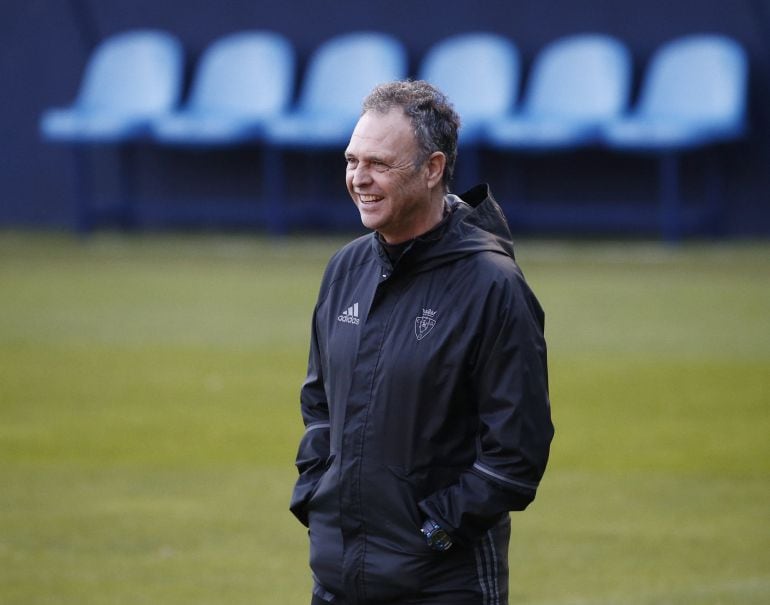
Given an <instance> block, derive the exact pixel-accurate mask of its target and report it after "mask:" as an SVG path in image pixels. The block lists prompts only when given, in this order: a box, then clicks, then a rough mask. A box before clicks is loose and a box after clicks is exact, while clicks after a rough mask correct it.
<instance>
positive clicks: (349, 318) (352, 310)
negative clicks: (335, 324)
mask: <svg viewBox="0 0 770 605" xmlns="http://www.w3.org/2000/svg"><path fill="white" fill-rule="evenodd" d="M337 321H341V322H342V323H346V324H353V325H354V326H357V325H358V324H360V323H361V320H360V319H358V303H353V306H351V307H348V308H347V309H346V310H345V311H343V312H342V314H341V315H338V316H337Z"/></svg>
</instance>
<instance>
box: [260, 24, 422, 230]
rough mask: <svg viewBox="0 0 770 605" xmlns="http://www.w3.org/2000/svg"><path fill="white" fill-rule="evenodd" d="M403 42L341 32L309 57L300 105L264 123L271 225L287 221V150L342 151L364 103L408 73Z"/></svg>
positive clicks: (264, 174)
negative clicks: (379, 88) (374, 91)
mask: <svg viewBox="0 0 770 605" xmlns="http://www.w3.org/2000/svg"><path fill="white" fill-rule="evenodd" d="M407 69H408V64H407V53H406V49H405V48H404V46H403V45H402V44H401V42H400V41H398V40H397V39H395V38H393V37H392V36H389V35H386V34H382V33H376V32H354V33H349V34H341V35H339V36H336V37H334V38H331V39H330V40H327V41H326V42H325V43H323V44H322V45H321V46H319V47H318V48H317V49H316V50H315V51H314V52H313V54H312V55H311V56H310V59H309V61H308V65H307V70H306V72H305V75H304V77H303V79H302V86H301V92H300V98H299V102H298V104H297V106H296V107H295V108H294V109H293V110H291V111H290V112H288V113H287V114H284V115H281V116H278V117H276V118H274V119H272V120H270V122H269V123H268V124H267V125H266V126H265V130H264V133H263V134H264V141H265V143H266V146H265V149H264V153H263V165H262V177H263V184H264V190H263V197H264V198H265V201H266V203H267V217H266V218H267V222H268V228H269V229H270V230H271V231H272V232H276V233H280V232H283V231H285V230H286V228H287V227H288V222H289V215H288V210H287V208H286V200H285V199H284V189H283V185H284V157H283V156H284V154H283V151H284V150H290V149H293V150H299V151H305V152H317V151H329V150H339V152H340V153H341V152H342V151H343V150H344V148H345V146H346V145H347V143H348V140H349V139H350V134H351V132H352V131H353V128H354V126H355V123H356V121H357V120H358V117H359V115H360V113H361V101H362V100H363V98H364V97H365V96H366V95H368V94H369V93H370V92H371V91H372V89H373V88H374V87H375V86H376V85H377V84H381V83H383V82H388V81H392V80H400V79H403V78H404V77H406V75H407Z"/></svg>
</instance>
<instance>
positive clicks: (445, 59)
mask: <svg viewBox="0 0 770 605" xmlns="http://www.w3.org/2000/svg"><path fill="white" fill-rule="evenodd" d="M418 77H419V78H420V79H421V80H426V81H428V82H430V83H431V84H435V85H436V86H437V87H438V88H439V89H440V90H442V91H443V92H444V93H445V94H446V95H447V96H448V97H449V99H450V100H451V101H452V103H453V105H454V107H455V109H456V110H457V112H458V113H459V114H460V117H461V119H462V128H461V130H460V140H461V143H472V142H475V141H477V140H478V138H479V135H481V134H482V130H483V127H484V125H485V124H486V123H487V122H488V121H489V120H491V119H492V118H499V117H502V116H504V115H505V114H507V113H509V112H510V111H511V110H512V109H513V106H514V105H515V103H516V97H517V95H518V92H519V81H520V78H521V61H520V58H519V51H518V49H517V48H516V46H514V44H513V43H512V42H511V41H510V40H508V39H507V38H505V37H503V36H499V35H497V34H491V33H468V34H458V35H455V36H451V37H449V38H446V39H444V40H442V41H440V42H438V43H436V44H435V45H433V46H432V47H431V48H430V49H429V50H428V52H427V53H426V55H425V57H424V58H423V60H422V64H421V65H420V69H419V73H418Z"/></svg>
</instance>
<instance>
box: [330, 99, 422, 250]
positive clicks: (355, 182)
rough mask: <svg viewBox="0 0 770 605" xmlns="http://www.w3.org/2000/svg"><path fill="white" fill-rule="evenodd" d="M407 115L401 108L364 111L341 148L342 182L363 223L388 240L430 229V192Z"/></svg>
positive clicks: (414, 234) (398, 241) (412, 235)
mask: <svg viewBox="0 0 770 605" xmlns="http://www.w3.org/2000/svg"><path fill="white" fill-rule="evenodd" d="M418 154H419V150H418V147H417V142H416V140H415V137H414V133H413V131H412V124H411V121H410V120H409V118H408V117H407V116H406V115H405V114H404V113H403V111H402V110H401V109H392V110H391V111H389V112H388V113H379V112H375V111H367V112H366V113H365V114H364V115H362V116H361V119H359V120H358V124H357V125H356V127H355V130H353V134H352V136H351V137H350V144H349V145H348V148H347V150H346V151H345V159H346V163H347V168H346V173H345V182H346V184H347V188H348V192H349V193H350V197H352V198H353V202H355V204H356V206H357V207H358V211H359V213H360V214H361V222H362V223H363V224H364V226H365V227H367V228H369V229H374V230H376V231H378V232H379V233H380V235H382V237H384V238H385V241H386V242H389V243H400V242H403V241H406V240H408V239H411V238H413V237H416V236H418V235H420V234H422V233H424V232H425V231H427V230H429V229H430V228H431V227H432V226H433V225H432V224H431V223H430V219H431V205H430V201H431V191H430V189H429V187H428V182H427V173H426V170H425V168H424V165H420V166H417V167H415V160H416V159H417V158H418Z"/></svg>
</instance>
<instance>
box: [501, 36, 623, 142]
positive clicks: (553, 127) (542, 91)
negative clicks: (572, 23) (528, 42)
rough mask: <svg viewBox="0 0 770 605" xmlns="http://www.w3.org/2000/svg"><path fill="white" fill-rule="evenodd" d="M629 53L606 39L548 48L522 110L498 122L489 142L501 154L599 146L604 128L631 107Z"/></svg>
mask: <svg viewBox="0 0 770 605" xmlns="http://www.w3.org/2000/svg"><path fill="white" fill-rule="evenodd" d="M631 71H632V68H631V58H630V53H629V51H628V50H627V48H626V47H625V45H623V44H622V43H620V42H619V41H618V40H616V39H614V38H612V37H610V36H607V35H602V34H579V35H574V36H569V37H566V38H561V39H559V40H556V41H555V42H552V43H551V44H549V45H548V46H547V47H546V48H544V49H543V50H542V51H541V52H540V53H539V54H538V55H537V56H536V58H535V61H534V63H533V66H532V70H531V73H530V75H529V79H528V83H527V85H526V91H525V97H524V100H523V104H522V106H521V107H520V108H519V109H518V110H517V111H515V112H514V113H513V114H511V115H508V116H505V117H502V118H500V119H497V120H495V121H493V123H492V124H491V125H490V126H489V127H488V129H487V142H488V143H489V144H490V146H492V147H494V148H497V149H502V150H505V149H511V150H543V151H550V150H554V149H571V148H576V147H581V146H585V145H591V144H594V143H595V142H596V140H597V135H598V131H599V126H600V125H601V124H602V123H604V122H606V121H608V120H610V119H612V118H614V117H616V116H617V115H619V114H620V113H621V112H622V111H624V109H625V108H626V106H627V103H628V98H629V92H630V85H631Z"/></svg>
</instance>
